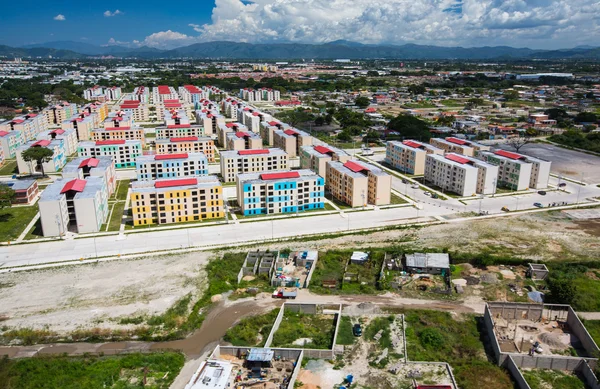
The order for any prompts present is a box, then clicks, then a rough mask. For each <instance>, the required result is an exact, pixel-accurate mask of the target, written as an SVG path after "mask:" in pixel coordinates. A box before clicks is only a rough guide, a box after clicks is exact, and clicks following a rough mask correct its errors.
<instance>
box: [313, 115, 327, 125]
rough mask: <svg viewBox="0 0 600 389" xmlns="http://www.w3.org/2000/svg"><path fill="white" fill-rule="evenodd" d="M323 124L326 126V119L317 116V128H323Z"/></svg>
mask: <svg viewBox="0 0 600 389" xmlns="http://www.w3.org/2000/svg"><path fill="white" fill-rule="evenodd" d="M323 124H325V118H324V117H323V116H317V117H316V118H315V126H317V127H321V126H322V125H323Z"/></svg>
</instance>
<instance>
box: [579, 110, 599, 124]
mask: <svg viewBox="0 0 600 389" xmlns="http://www.w3.org/2000/svg"><path fill="white" fill-rule="evenodd" d="M597 121H598V117H597V116H596V114H595V113H593V112H579V113H578V114H577V116H575V122H576V123H596V122H597Z"/></svg>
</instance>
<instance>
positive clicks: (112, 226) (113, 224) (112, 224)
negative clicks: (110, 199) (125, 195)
mask: <svg viewBox="0 0 600 389" xmlns="http://www.w3.org/2000/svg"><path fill="white" fill-rule="evenodd" d="M124 210H125V202H124V201H119V202H116V203H114V205H113V210H112V214H109V215H110V220H109V221H108V231H119V229H120V228H121V221H122V220H123V211H124Z"/></svg>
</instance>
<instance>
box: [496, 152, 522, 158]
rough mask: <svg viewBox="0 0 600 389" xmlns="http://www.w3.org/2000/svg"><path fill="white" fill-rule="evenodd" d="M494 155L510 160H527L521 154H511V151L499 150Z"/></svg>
mask: <svg viewBox="0 0 600 389" xmlns="http://www.w3.org/2000/svg"><path fill="white" fill-rule="evenodd" d="M494 154H496V155H500V156H501V157H506V158H510V159H522V158H525V157H524V156H522V155H521V154H517V153H511V152H510V151H505V150H497V151H495V152H494Z"/></svg>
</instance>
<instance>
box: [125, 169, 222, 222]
mask: <svg viewBox="0 0 600 389" xmlns="http://www.w3.org/2000/svg"><path fill="white" fill-rule="evenodd" d="M130 200H131V211H132V215H133V225H134V226H142V225H149V224H171V223H183V222H192V221H201V220H205V219H216V218H222V217H225V209H224V206H223V188H222V186H221V183H220V182H219V180H218V179H217V177H214V176H205V177H190V178H176V179H169V180H158V181H136V182H134V183H133V184H132V187H131V194H130Z"/></svg>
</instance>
